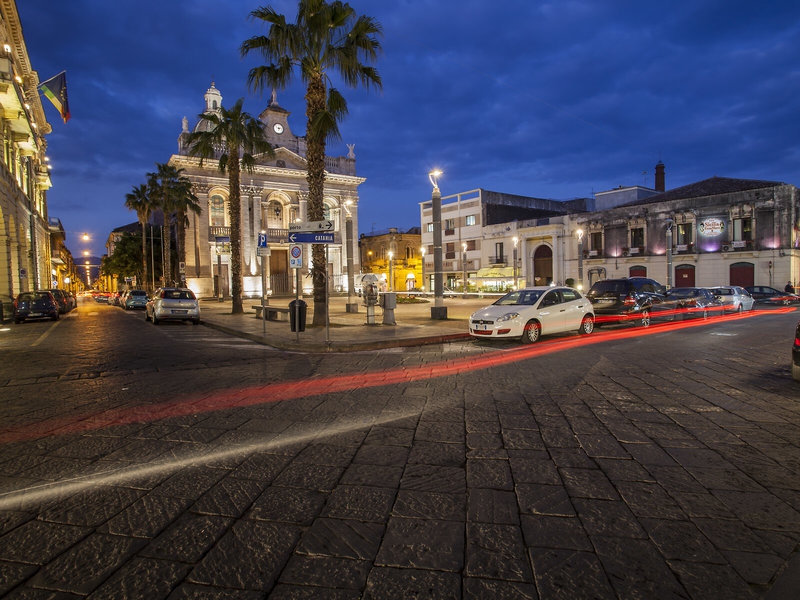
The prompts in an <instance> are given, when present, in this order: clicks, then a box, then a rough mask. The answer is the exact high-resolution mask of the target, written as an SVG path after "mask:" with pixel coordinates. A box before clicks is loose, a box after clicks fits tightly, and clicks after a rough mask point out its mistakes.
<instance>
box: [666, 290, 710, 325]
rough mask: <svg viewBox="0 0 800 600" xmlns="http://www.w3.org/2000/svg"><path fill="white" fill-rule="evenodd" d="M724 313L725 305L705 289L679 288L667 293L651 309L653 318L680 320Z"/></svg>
mask: <svg viewBox="0 0 800 600" xmlns="http://www.w3.org/2000/svg"><path fill="white" fill-rule="evenodd" d="M724 312H725V304H724V303H723V302H722V301H721V300H720V299H719V298H718V297H717V296H716V294H714V292H713V291H711V290H709V289H707V288H699V287H679V288H672V289H671V290H669V291H668V292H667V295H666V296H665V297H664V299H663V300H662V301H661V302H660V303H659V304H657V305H655V306H654V307H653V318H664V319H666V320H676V319H678V320H680V319H685V318H687V317H700V318H703V319H705V318H707V317H709V316H714V315H721V314H723V313H724Z"/></svg>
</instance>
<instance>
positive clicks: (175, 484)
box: [152, 466, 227, 500]
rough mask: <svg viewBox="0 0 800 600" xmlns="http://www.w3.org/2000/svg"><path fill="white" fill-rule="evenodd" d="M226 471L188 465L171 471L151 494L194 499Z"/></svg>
mask: <svg viewBox="0 0 800 600" xmlns="http://www.w3.org/2000/svg"><path fill="white" fill-rule="evenodd" d="M226 474H227V472H226V471H225V470H223V469H215V468H209V467H205V466H202V467H188V468H184V469H181V470H180V471H178V472H177V473H173V474H172V475H170V476H169V478H167V479H166V480H165V481H164V482H163V483H161V484H160V485H159V486H157V487H155V488H154V489H153V491H152V493H153V494H157V495H163V496H170V497H172V498H185V499H187V500H196V499H198V498H199V497H200V496H202V495H203V494H204V493H206V491H207V490H209V489H210V488H211V487H213V486H214V485H215V484H216V483H217V482H218V481H219V480H220V479H222V478H223V477H225V475H226Z"/></svg>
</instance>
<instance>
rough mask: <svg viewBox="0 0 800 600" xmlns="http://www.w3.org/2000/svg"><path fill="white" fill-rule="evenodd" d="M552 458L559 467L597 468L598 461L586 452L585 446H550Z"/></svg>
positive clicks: (549, 450) (549, 451)
mask: <svg viewBox="0 0 800 600" xmlns="http://www.w3.org/2000/svg"><path fill="white" fill-rule="evenodd" d="M547 451H548V453H549V454H550V459H551V460H552V461H553V464H555V465H556V466H557V467H558V468H559V469H566V468H573V469H596V468H597V463H596V462H594V460H592V459H591V458H589V456H588V455H587V454H586V452H585V451H584V449H583V448H580V447H578V446H576V447H574V448H548V450H547Z"/></svg>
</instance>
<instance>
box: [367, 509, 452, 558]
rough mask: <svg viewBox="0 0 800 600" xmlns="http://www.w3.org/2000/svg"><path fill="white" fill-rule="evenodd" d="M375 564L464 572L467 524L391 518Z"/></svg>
mask: <svg viewBox="0 0 800 600" xmlns="http://www.w3.org/2000/svg"><path fill="white" fill-rule="evenodd" d="M375 565H376V566H385V567H403V568H412V569H431V570H437V571H453V572H460V571H461V569H462V568H463V567H464V523H463V522H458V521H439V520H435V519H407V518H397V517H390V518H389V522H388V524H387V526H386V533H385V534H384V537H383V541H382V542H381V547H380V550H379V551H378V555H377V557H376V558H375Z"/></svg>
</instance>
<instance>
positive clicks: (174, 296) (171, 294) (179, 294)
mask: <svg viewBox="0 0 800 600" xmlns="http://www.w3.org/2000/svg"><path fill="white" fill-rule="evenodd" d="M161 297H162V298H167V299H169V300H194V294H193V293H192V292H191V290H164V294H163V296H161Z"/></svg>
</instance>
